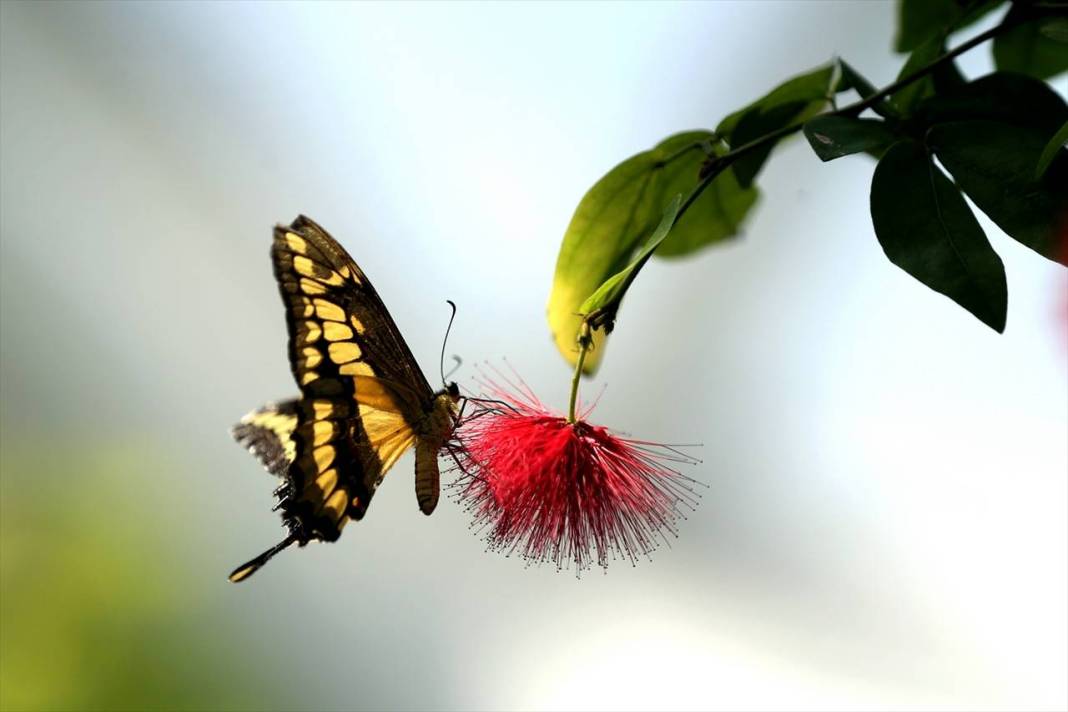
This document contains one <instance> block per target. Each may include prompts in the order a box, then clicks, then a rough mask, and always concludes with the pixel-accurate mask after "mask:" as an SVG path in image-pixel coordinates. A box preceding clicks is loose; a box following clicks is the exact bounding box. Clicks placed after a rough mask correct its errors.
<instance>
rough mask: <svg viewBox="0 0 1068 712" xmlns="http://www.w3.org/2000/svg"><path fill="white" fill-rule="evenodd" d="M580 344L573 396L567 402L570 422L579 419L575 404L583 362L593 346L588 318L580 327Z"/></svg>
mask: <svg viewBox="0 0 1068 712" xmlns="http://www.w3.org/2000/svg"><path fill="white" fill-rule="evenodd" d="M578 345H579V355H578V359H577V360H576V361H575V374H574V375H573V376H571V398H570V400H569V401H568V404H567V422H569V423H574V422H575V421H576V420H577V419H576V417H575V404H576V403H577V402H578V387H579V381H580V380H582V364H584V363H585V362H586V352H588V351H589V350H590V347H591V346H593V334H592V333H591V332H590V322H589V321H588V320H587V319H583V320H582V326H581V327H579V335H578Z"/></svg>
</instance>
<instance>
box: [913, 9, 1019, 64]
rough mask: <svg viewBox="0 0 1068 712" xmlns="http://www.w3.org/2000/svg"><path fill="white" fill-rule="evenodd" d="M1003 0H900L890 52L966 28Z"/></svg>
mask: <svg viewBox="0 0 1068 712" xmlns="http://www.w3.org/2000/svg"><path fill="white" fill-rule="evenodd" d="M1003 2H1004V0H901V1H900V3H899V5H898V30H897V38H896V40H895V42H894V49H895V50H897V51H898V52H911V51H912V50H914V49H916V48H917V47H919V46H920V45H922V44H923V43H924V42H927V41H928V40H930V39H932V38H934V37H945V36H946V35H948V34H949V33H950V32H953V31H956V30H959V29H961V28H963V27H966V26H968V25H970V24H971V23H973V22H975V21H976V20H978V19H979V18H981V17H982V16H983V15H985V14H986V13H988V12H990V11H991V10H993V9H994V8H996V7H997V6H998V5H1001V4H1002V3H1003Z"/></svg>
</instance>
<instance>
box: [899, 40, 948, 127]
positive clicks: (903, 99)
mask: <svg viewBox="0 0 1068 712" xmlns="http://www.w3.org/2000/svg"><path fill="white" fill-rule="evenodd" d="M943 48H944V45H943V41H942V38H941V37H935V38H933V39H930V40H928V41H926V42H924V43H923V44H922V45H920V46H919V47H917V48H916V49H915V50H913V51H912V54H910V55H909V58H908V60H907V61H906V62H905V66H904V67H902V68H901V71H900V72H899V73H898V75H897V78H898V79H903V78H905V77H907V76H909V75H910V74H912V73H913V72H916V71H918V70H920V69H922V68H923V67H926V66H927V65H928V64H930V63H931V62H933V61H934V60H935V59H937V58H938V57H940V56H941V55H942V54H943V52H944V49H943ZM934 93H935V81H934V79H933V78H932V77H931V76H930V75H928V76H926V77H923V78H922V79H917V80H916V81H914V82H912V83H911V84H909V85H907V86H905V87H903V88H901V89H899V90H898V91H896V92H894V93H893V94H891V95H890V104H891V105H892V106H893V107H894V108H895V109H897V110H898V111H899V112H901V113H902V114H904V115H905V116H909V115H911V114H912V113H913V111H914V110H915V109H916V107H917V106H918V105H919V103H920V102H921V101H922V100H923V99H925V98H927V97H929V96H932V95H933V94H934Z"/></svg>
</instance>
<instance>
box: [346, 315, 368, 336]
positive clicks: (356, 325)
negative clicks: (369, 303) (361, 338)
mask: <svg viewBox="0 0 1068 712" xmlns="http://www.w3.org/2000/svg"><path fill="white" fill-rule="evenodd" d="M349 323H350V324H352V328H353V329H355V330H356V333H357V334H363V332H364V329H366V328H367V327H365V326H364V325H363V322H362V321H360V320H359V319H357V318H356V317H354V316H350V317H349Z"/></svg>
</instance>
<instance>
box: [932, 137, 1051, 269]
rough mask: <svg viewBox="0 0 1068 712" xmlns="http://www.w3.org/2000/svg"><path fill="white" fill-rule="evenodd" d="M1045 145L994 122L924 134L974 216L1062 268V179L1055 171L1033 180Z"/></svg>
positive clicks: (1038, 138) (1043, 139) (1042, 140)
mask: <svg viewBox="0 0 1068 712" xmlns="http://www.w3.org/2000/svg"><path fill="white" fill-rule="evenodd" d="M1047 142H1048V141H1047V136H1046V135H1045V134H1043V133H1040V132H1038V131H1036V130H1035V129H1029V128H1025V127H1020V126H1013V125H1011V124H1004V123H999V122H995V121H959V122H954V123H947V124H939V125H937V126H934V127H932V128H931V129H930V131H928V132H927V145H928V146H929V147H930V148H931V149H932V150H933V151H934V152H935V155H937V156H938V160H939V161H941V162H942V165H943V166H945V167H946V170H948V171H949V172H950V174H952V176H953V178H954V180H956V182H957V185H959V186H960V188H961V190H963V191H964V192H965V194H966V195H967V196H968V197H969V198H971V199H972V201H973V202H974V203H975V204H976V206H978V208H979V209H980V210H982V211H983V212H984V213H986V214H987V215H988V216H989V217H990V219H991V220H993V221H994V222H995V223H997V225H998V227H1000V228H1001V229H1002V230H1004V231H1005V233H1006V234H1007V235H1009V236H1010V237H1013V238H1015V239H1016V240H1018V241H1019V242H1022V243H1023V244H1025V245H1027V246H1028V247H1030V248H1031V249H1032V250H1034V251H1036V252H1038V253H1039V254H1041V255H1043V256H1045V257H1048V258H1049V259H1051V260H1057V261H1062V262H1064V261H1065V260H1066V259H1068V255H1065V254H1064V245H1063V244H1061V239H1060V237H1059V230H1060V222H1061V221H1062V220H1064V219H1065V217H1066V216H1068V189H1066V188H1065V186H1068V177H1066V176H1065V171H1063V170H1057V169H1056V167H1055V170H1052V171H1050V173H1049V174H1048V175H1046V176H1045V177H1044V178H1042V179H1036V178H1035V166H1036V165H1037V164H1038V162H1039V159H1040V157H1041V156H1042V151H1043V150H1044V149H1045V147H1046V144H1047ZM1062 167H1063V164H1062ZM1066 264H1068V262H1066Z"/></svg>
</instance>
